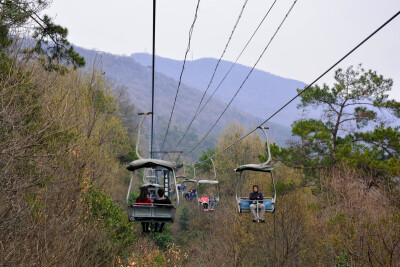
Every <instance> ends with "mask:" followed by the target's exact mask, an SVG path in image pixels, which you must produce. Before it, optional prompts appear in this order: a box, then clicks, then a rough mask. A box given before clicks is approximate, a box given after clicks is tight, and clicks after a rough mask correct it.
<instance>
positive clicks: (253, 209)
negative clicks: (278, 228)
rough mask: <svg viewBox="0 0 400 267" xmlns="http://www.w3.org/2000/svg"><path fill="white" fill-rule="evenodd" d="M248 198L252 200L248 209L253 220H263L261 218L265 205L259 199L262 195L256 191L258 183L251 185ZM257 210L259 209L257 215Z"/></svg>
mask: <svg viewBox="0 0 400 267" xmlns="http://www.w3.org/2000/svg"><path fill="white" fill-rule="evenodd" d="M249 198H250V200H254V201H253V202H252V204H251V205H250V210H251V213H253V217H254V219H253V222H265V221H264V218H263V217H264V213H265V205H264V204H263V203H262V201H261V200H263V199H264V196H263V194H262V193H260V192H258V185H253V192H252V193H250V197H249ZM256 209H257V211H256ZM258 211H260V214H259V216H258Z"/></svg>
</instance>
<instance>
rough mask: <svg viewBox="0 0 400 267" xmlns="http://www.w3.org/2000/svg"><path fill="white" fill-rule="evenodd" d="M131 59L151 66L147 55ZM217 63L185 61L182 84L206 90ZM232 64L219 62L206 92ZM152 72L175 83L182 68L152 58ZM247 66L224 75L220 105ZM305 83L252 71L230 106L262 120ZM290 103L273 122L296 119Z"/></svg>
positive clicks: (211, 60) (170, 61) (177, 63)
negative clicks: (153, 69) (153, 66)
mask: <svg viewBox="0 0 400 267" xmlns="http://www.w3.org/2000/svg"><path fill="white" fill-rule="evenodd" d="M131 57H132V58H133V59H134V60H135V61H137V62H139V63H140V64H142V65H144V66H149V65H151V55H150V54H145V53H136V54H132V55H131ZM216 64H217V59H214V58H201V59H197V60H193V61H186V65H185V72H184V75H183V78H182V81H183V82H184V83H185V84H187V85H189V86H193V87H195V88H197V89H199V90H202V91H203V92H204V90H205V89H206V88H207V86H208V84H209V81H210V79H211V76H212V73H213V71H214V69H215V66H216ZM231 65H232V62H229V61H224V60H222V61H221V62H220V64H219V67H218V70H217V72H216V74H215V77H214V81H213V83H212V85H211V87H210V89H209V91H208V92H209V93H210V94H211V93H212V92H213V91H214V89H215V88H216V87H217V86H218V85H219V83H220V82H221V80H222V79H223V77H224V76H225V74H226V73H227V72H228V70H229V68H230V67H231ZM155 66H156V71H157V72H160V73H163V74H164V75H166V76H169V77H171V78H173V79H175V80H177V79H179V75H180V72H181V69H182V61H178V60H173V59H169V58H163V57H156V63H155ZM250 69H251V68H250V67H247V66H244V65H240V64H237V65H235V66H234V67H233V68H232V70H231V72H230V74H229V75H228V76H227V78H226V79H225V81H224V82H223V83H222V85H221V87H220V88H219V89H218V91H217V92H216V94H215V97H216V98H218V99H219V100H221V101H223V102H228V101H229V100H230V99H231V98H232V96H233V95H234V94H235V92H236V90H237V89H238V88H239V86H240V85H241V84H242V82H243V80H244V79H245V77H246V76H247V75H248V73H249V71H250ZM304 85H305V83H303V82H300V81H296V80H292V79H287V78H283V77H280V76H277V75H274V74H271V73H268V72H265V71H261V70H257V69H255V70H254V71H253V73H252V74H251V75H250V77H249V79H248V80H247V82H246V83H245V84H244V86H243V88H242V89H241V91H240V93H239V94H238V96H237V97H236V98H235V100H234V101H233V103H232V105H233V106H235V107H237V108H239V109H241V110H244V111H246V112H248V113H250V114H252V115H253V116H255V117H260V118H266V117H268V116H269V115H271V114H272V113H274V112H275V111H276V110H277V109H278V108H280V107H281V106H282V105H283V104H284V103H286V102H287V101H288V100H289V99H290V98H291V97H293V96H294V95H296V93H297V92H296V89H297V88H303V87H304ZM297 103H298V102H296V101H295V102H294V103H292V104H291V105H289V106H288V107H287V108H285V111H284V112H281V113H279V115H278V116H276V118H274V119H273V121H275V122H277V123H279V124H282V125H285V126H288V127H289V126H290V125H291V123H292V122H293V120H294V119H297V118H299V115H298V114H299V113H298V111H297V109H296V104H297Z"/></svg>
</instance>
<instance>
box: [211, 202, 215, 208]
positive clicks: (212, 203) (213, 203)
mask: <svg viewBox="0 0 400 267" xmlns="http://www.w3.org/2000/svg"><path fill="white" fill-rule="evenodd" d="M214 207H215V202H214V201H211V202H210V210H213V209H214Z"/></svg>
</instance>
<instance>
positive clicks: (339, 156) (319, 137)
mask: <svg viewBox="0 0 400 267" xmlns="http://www.w3.org/2000/svg"><path fill="white" fill-rule="evenodd" d="M335 81H336V82H335V83H334V85H333V86H332V87H329V86H328V85H326V84H324V85H323V86H319V85H315V86H314V87H311V88H310V89H309V90H307V91H304V93H303V94H302V95H301V102H300V104H299V105H298V108H299V109H303V108H313V109H315V110H320V111H321V113H322V114H321V118H319V119H314V118H310V119H303V120H298V121H295V122H293V124H292V134H293V135H294V136H297V137H299V138H300V142H293V143H292V144H290V146H289V148H279V147H277V146H276V145H272V146H271V151H272V155H273V157H274V159H276V160H279V161H282V162H284V163H285V164H287V165H288V166H293V167H298V168H302V169H304V170H306V172H307V174H309V175H308V176H310V175H311V176H313V175H314V174H315V170H316V169H319V168H324V167H330V166H332V165H333V164H335V163H337V162H339V161H342V162H346V163H348V164H351V165H352V166H355V167H357V168H359V169H362V170H364V171H366V172H368V173H371V172H372V173H373V174H374V175H376V177H385V176H387V175H389V176H394V175H396V173H399V171H400V162H399V153H400V150H399V147H400V145H399V129H400V128H399V127H398V126H392V125H390V120H387V119H382V116H379V114H380V113H379V112H383V111H384V110H387V111H389V112H390V113H392V114H393V115H394V116H397V117H398V115H399V114H400V112H399V111H400V103H399V102H396V101H395V100H387V98H388V92H389V91H390V90H391V88H392V85H393V81H392V80H391V79H385V78H384V77H383V76H382V75H378V74H377V73H376V72H375V71H372V70H368V71H366V70H364V69H363V68H362V67H361V65H359V66H358V67H356V68H354V67H353V66H350V67H349V68H347V69H346V70H342V69H338V70H336V72H335ZM299 91H301V90H299ZM378 111H379V112H378ZM386 114H387V113H386ZM383 117H385V114H384V116H383ZM371 125H372V126H374V130H373V131H371V130H365V129H366V127H367V126H371ZM354 126H356V127H354ZM266 154H267V153H266V152H265V155H266ZM265 155H264V156H262V157H260V159H265V158H266V156H265Z"/></svg>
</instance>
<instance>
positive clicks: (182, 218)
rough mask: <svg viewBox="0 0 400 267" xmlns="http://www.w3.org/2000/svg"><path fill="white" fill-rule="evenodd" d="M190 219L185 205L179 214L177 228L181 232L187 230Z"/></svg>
mask: <svg viewBox="0 0 400 267" xmlns="http://www.w3.org/2000/svg"><path fill="white" fill-rule="evenodd" d="M189 224H190V218H189V208H188V206H187V205H185V206H183V208H182V210H181V213H180V214H179V226H180V228H181V229H182V230H183V231H187V230H189Z"/></svg>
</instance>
